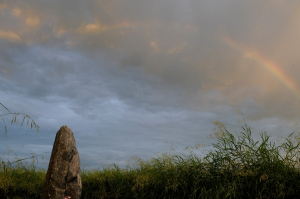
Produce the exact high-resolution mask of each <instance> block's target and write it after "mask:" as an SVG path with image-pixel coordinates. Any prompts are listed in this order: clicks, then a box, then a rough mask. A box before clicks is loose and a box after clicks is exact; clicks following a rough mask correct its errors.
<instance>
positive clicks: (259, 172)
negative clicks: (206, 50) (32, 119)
mask: <svg viewBox="0 0 300 199" xmlns="http://www.w3.org/2000/svg"><path fill="white" fill-rule="evenodd" d="M215 125H216V127H217V131H216V132H215V133H214V134H213V135H212V138H213V139H215V141H216V142H215V143H214V144H212V147H213V150H211V151H209V152H208V153H207V154H206V155H205V156H204V157H203V158H200V157H199V156H197V155H195V154H193V153H190V154H189V155H187V154H184V153H177V154H162V155H160V156H158V157H156V158H152V159H149V160H142V159H139V158H135V162H136V166H135V167H130V166H127V167H126V169H120V168H119V167H118V166H117V165H115V164H114V166H113V167H108V168H104V169H103V170H101V171H100V170H90V171H83V172H82V186H83V190H82V197H81V198H86V199H87V198H89V199H90V198H102V199H105V198H149V199H151V198H153V199H154V198H155V199H159V198H166V199H167V198H170V199H171V198H251V199H252V198H298V196H299V195H300V190H299V187H300V181H299V179H300V172H299V158H300V157H299V155H300V153H299V143H300V142H299V139H300V138H299V135H295V133H293V134H291V135H290V136H288V137H286V138H282V139H281V140H278V142H273V141H271V139H270V136H269V135H268V134H267V133H266V132H262V133H260V140H259V141H254V140H253V138H252V132H251V128H250V127H249V126H248V125H247V124H245V125H244V126H242V128H243V131H242V132H240V133H235V134H233V133H230V132H229V131H228V130H227V128H226V127H225V126H224V125H223V124H222V123H220V122H216V123H215ZM2 165H3V164H2ZM45 175H46V171H43V172H42V171H36V170H34V169H33V170H28V169H25V168H21V167H20V168H14V169H12V168H9V169H8V168H7V167H5V168H4V167H3V166H2V167H1V168H0V194H1V195H0V197H1V198H14V197H15V196H16V197H15V198H17V197H20V198H39V196H40V195H41V188H42V186H43V183H44V181H45ZM5 194H6V195H5Z"/></svg>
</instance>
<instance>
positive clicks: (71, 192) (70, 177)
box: [41, 125, 82, 199]
mask: <svg viewBox="0 0 300 199" xmlns="http://www.w3.org/2000/svg"><path fill="white" fill-rule="evenodd" d="M81 190H82V184H81V170H80V160H79V153H78V151H77V148H76V143H75V138H74V135H73V132H72V130H71V129H70V128H69V127H67V126H65V125H64V126H62V127H61V128H60V129H59V131H58V132H57V133H56V137H55V141H54V145H53V149H52V154H51V159H50V162H49V167H48V171H47V175H46V182H45V185H44V189H43V193H42V197H41V199H50V198H51V199H63V198H65V197H66V196H71V199H80V196H81Z"/></svg>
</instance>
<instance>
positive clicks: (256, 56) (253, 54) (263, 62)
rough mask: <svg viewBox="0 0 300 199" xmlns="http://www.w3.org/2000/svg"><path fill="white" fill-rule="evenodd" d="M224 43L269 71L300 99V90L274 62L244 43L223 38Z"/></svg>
mask: <svg viewBox="0 0 300 199" xmlns="http://www.w3.org/2000/svg"><path fill="white" fill-rule="evenodd" d="M221 40H222V42H224V43H226V44H227V45H229V46H230V47H232V48H234V49H237V50H239V51H241V52H243V53H244V54H245V56H246V57H247V58H249V59H252V60H254V61H255V62H256V63H258V64H259V65H260V66H262V67H264V68H266V69H267V70H269V71H270V72H271V73H272V74H273V75H274V76H275V77H276V78H277V79H278V80H280V81H281V82H282V83H283V84H284V85H285V86H286V87H287V88H288V89H289V90H291V91H292V92H293V93H294V94H295V95H296V96H297V97H298V98H300V90H299V88H298V87H297V85H296V84H295V83H294V81H293V80H292V79H291V78H289V76H287V75H286V73H285V72H284V71H283V70H282V69H281V68H280V67H279V66H278V65H277V64H276V63H274V62H272V61H271V60H269V59H268V58H266V57H264V56H263V55H262V54H261V53H259V52H258V51H257V50H255V49H251V48H249V47H247V46H245V45H244V44H242V43H239V42H236V41H234V40H232V39H231V38H229V37H226V36H223V37H222V39H221Z"/></svg>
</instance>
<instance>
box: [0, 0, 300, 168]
mask: <svg viewBox="0 0 300 199" xmlns="http://www.w3.org/2000/svg"><path fill="white" fill-rule="evenodd" d="M299 35H300V2H299V1H298V0H290V1H284V0H264V1H261V0H252V1H240V0H226V1H224V0H199V1H195V0H163V1H162V0H151V1H139V0H64V1H59V0H51V1H46V0H44V1H41V0H0V103H2V104H3V105H4V106H5V107H7V108H8V109H9V111H11V112H12V113H23V114H27V115H29V116H30V117H31V118H32V119H33V120H34V121H35V123H36V124H37V125H39V127H40V128H39V133H38V132H37V131H36V129H35V128H33V129H30V128H29V129H28V128H27V127H26V125H23V126H21V124H20V123H21V121H22V118H23V117H22V115H20V116H19V117H18V119H19V123H18V124H12V125H11V120H12V118H13V115H4V114H7V113H8V111H7V110H6V109H5V108H4V107H2V106H0V115H2V116H1V117H2V119H3V120H2V121H0V156H1V158H3V159H4V160H6V159H8V160H10V159H9V158H13V157H15V155H17V156H18V157H19V158H27V157H31V156H32V155H33V154H35V155H37V157H38V160H39V163H38V164H37V167H41V168H47V167H48V163H49V159H50V155H51V151H52V146H53V143H54V140H55V135H56V132H57V131H58V130H59V129H60V127H61V126H63V125H67V126H68V127H69V128H71V130H72V131H73V133H74V137H75V140H76V146H77V149H78V151H79V156H80V160H81V165H82V166H81V167H82V168H86V169H97V168H100V167H106V166H107V165H112V164H113V163H115V164H116V165H118V166H120V167H121V168H124V167H125V166H126V165H127V162H128V161H132V158H131V157H138V158H141V159H143V160H147V159H150V158H152V157H157V155H158V154H162V153H167V152H170V150H171V149H172V146H173V147H175V148H176V151H178V152H183V149H184V148H186V147H193V146H195V145H197V144H201V143H203V144H205V145H207V147H208V149H209V147H211V143H212V142H213V140H211V139H209V138H208V136H209V135H210V134H212V132H213V129H214V127H215V126H214V122H215V121H221V122H223V123H224V124H225V125H226V126H227V127H228V128H230V129H231V130H232V131H233V132H234V131H237V132H239V131H241V126H242V125H243V124H244V123H243V120H244V119H245V120H246V123H247V124H248V125H249V126H250V127H251V128H252V131H253V134H254V137H256V138H257V137H258V133H260V132H262V131H267V132H268V133H269V134H270V135H272V137H282V136H287V135H289V134H290V133H292V132H293V131H297V129H298V126H297V122H298V121H299V116H300V111H299V110H300V79H299V76H300V69H299V68H300V56H299V52H300V39H299ZM5 124H6V127H7V137H6V136H5ZM8 149H9V150H12V151H13V152H12V151H9V150H8ZM195 153H197V154H198V155H199V156H200V155H203V154H205V153H204V151H203V150H202V152H201V150H200V151H196V152H195ZM9 154H10V155H9ZM41 157H45V159H44V160H42V158H41Z"/></svg>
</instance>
